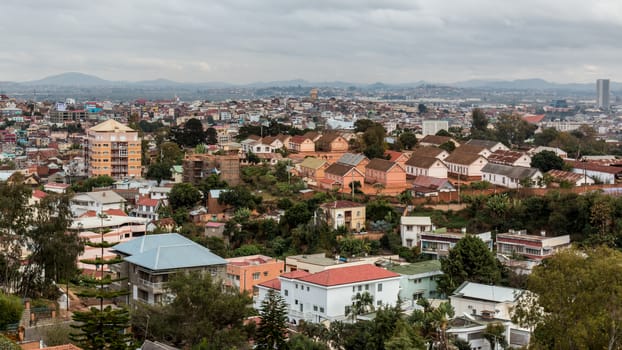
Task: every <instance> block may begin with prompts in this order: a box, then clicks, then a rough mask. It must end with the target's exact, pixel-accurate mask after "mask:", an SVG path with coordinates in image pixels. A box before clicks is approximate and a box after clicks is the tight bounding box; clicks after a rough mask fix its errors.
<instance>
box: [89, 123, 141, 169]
mask: <svg viewBox="0 0 622 350" xmlns="http://www.w3.org/2000/svg"><path fill="white" fill-rule="evenodd" d="M87 135H88V145H89V146H88V154H89V156H88V168H89V176H100V175H108V176H111V177H113V178H115V179H122V178H127V177H140V176H141V158H142V154H141V140H140V138H139V137H138V132H136V131H135V130H134V129H132V128H130V127H129V126H127V125H124V124H121V123H119V122H118V121H116V120H114V119H108V120H106V121H105V122H103V123H100V124H97V125H95V126H94V127H92V128H90V129H88V131H87Z"/></svg>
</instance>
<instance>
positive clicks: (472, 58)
mask: <svg viewBox="0 0 622 350" xmlns="http://www.w3.org/2000/svg"><path fill="white" fill-rule="evenodd" d="M0 33H1V34H0V47H1V49H0V81H28V80H35V79H40V78H43V77H45V76H49V75H54V74H60V73H64V72H70V71H71V72H82V73H86V74H93V75H96V76H98V77H100V78H103V79H108V80H126V81H138V80H151V79H158V78H163V79H171V80H175V81H181V82H213V81H222V82H229V83H249V82H257V81H276V80H289V79H305V80H309V81H313V82H322V81H348V82H355V83H373V82H385V83H407V82H416V81H420V80H425V81H428V82H438V83H451V82H457V81H463V80H470V79H507V80H511V79H527V78H542V79H545V80H548V81H553V82H560V83H566V82H593V81H594V80H595V79H597V78H610V79H612V80H616V81H622V70H621V69H619V67H620V62H621V57H622V45H621V44H620V43H622V1H620V0H511V1H510V0H379V1H372V0H315V1H298V0H166V1H164V0H99V1H91V0H54V1H49V0H1V1H0Z"/></svg>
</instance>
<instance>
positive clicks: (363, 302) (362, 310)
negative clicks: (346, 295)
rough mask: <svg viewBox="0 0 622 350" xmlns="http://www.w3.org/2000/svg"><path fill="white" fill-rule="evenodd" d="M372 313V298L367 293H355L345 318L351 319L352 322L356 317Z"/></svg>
mask: <svg viewBox="0 0 622 350" xmlns="http://www.w3.org/2000/svg"><path fill="white" fill-rule="evenodd" d="M373 311H374V297H373V296H372V295H371V294H369V292H363V293H356V295H355V296H353V297H352V305H350V307H349V308H348V309H346V316H350V317H352V322H354V321H356V317H357V316H359V315H364V314H366V313H368V312H373Z"/></svg>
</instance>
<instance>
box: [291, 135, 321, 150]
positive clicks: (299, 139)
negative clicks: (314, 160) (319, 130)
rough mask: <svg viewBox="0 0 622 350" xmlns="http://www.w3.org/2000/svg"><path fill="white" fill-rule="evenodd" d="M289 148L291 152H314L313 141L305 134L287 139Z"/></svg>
mask: <svg viewBox="0 0 622 350" xmlns="http://www.w3.org/2000/svg"><path fill="white" fill-rule="evenodd" d="M289 150H290V151H293V152H315V142H313V141H312V140H311V139H310V138H308V137H305V136H292V138H290V139H289Z"/></svg>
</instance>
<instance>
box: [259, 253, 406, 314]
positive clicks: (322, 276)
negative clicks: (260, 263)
mask: <svg viewBox="0 0 622 350" xmlns="http://www.w3.org/2000/svg"><path fill="white" fill-rule="evenodd" d="M399 281H400V275H399V274H397V273H395V272H391V271H388V270H386V269H383V268H380V267H377V266H375V265H372V264H366V265H357V266H348V267H340V268H334V269H328V270H325V271H322V272H318V273H314V274H311V273H308V272H305V271H300V270H297V271H292V272H288V273H285V274H282V275H281V276H279V278H278V282H277V281H276V280H270V281H268V282H265V283H262V284H259V285H258V286H257V291H258V296H257V298H256V299H255V307H259V306H260V305H261V302H262V301H263V300H264V298H265V297H266V295H267V294H268V292H269V290H270V289H274V290H278V291H279V292H280V294H281V296H282V297H283V298H284V299H285V302H286V303H287V305H288V307H287V318H288V320H289V321H290V322H291V323H292V324H299V323H300V321H301V320H305V321H307V322H323V321H331V322H332V321H337V320H345V319H347V316H346V314H347V313H348V310H349V308H350V307H351V305H352V298H353V297H355V296H356V294H357V293H365V292H367V293H369V294H370V295H371V296H372V297H373V300H374V306H375V307H379V306H381V305H395V304H396V303H397V299H398V293H399V288H400V282H399Z"/></svg>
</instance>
